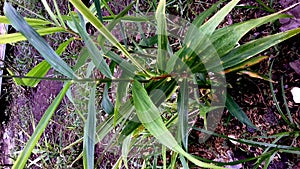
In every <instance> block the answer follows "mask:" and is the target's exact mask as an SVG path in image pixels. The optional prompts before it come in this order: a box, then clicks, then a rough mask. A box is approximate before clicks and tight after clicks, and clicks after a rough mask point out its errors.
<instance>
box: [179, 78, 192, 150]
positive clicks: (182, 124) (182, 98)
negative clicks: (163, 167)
mask: <svg viewBox="0 0 300 169" xmlns="http://www.w3.org/2000/svg"><path fill="white" fill-rule="evenodd" d="M188 106H189V88H188V81H187V79H186V78H184V79H183V81H182V83H181V85H180V90H179V96H178V100H177V109H178V126H177V128H178V137H179V140H178V141H180V142H182V143H183V147H184V148H185V150H187V149H188Z"/></svg>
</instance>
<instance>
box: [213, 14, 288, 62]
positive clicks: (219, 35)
mask: <svg viewBox="0 0 300 169" xmlns="http://www.w3.org/2000/svg"><path fill="white" fill-rule="evenodd" d="M280 12H282V11H280ZM280 12H277V13H274V14H271V15H268V16H264V17H261V18H257V19H251V20H249V21H246V22H241V23H237V24H233V25H230V26H228V27H224V28H222V29H219V30H216V31H215V32H214V33H213V35H212V37H211V38H210V39H211V41H212V42H213V44H214V46H215V48H216V50H217V52H218V54H219V56H220V57H222V56H224V55H225V54H227V53H228V52H229V51H230V50H232V49H233V48H234V47H235V46H236V44H237V43H238V42H239V40H240V39H241V38H242V37H243V36H244V35H245V34H246V33H247V32H249V31H250V30H252V29H253V28H255V27H258V26H261V25H263V24H266V23H268V22H273V21H275V20H277V19H280V18H286V17H288V15H285V14H280Z"/></svg>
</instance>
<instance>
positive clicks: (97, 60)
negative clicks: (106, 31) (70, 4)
mask: <svg viewBox="0 0 300 169" xmlns="http://www.w3.org/2000/svg"><path fill="white" fill-rule="evenodd" d="M73 21H74V23H75V25H76V28H77V30H78V32H79V34H80V36H81V37H82V38H83V40H84V42H85V46H86V47H87V49H88V51H89V53H90V57H91V58H92V61H93V63H94V65H95V66H96V67H97V68H98V69H99V70H100V71H101V73H103V74H104V75H105V76H106V77H108V78H112V77H113V75H112V74H111V72H110V69H109V66H108V65H107V63H106V62H105V60H104V58H103V54H102V52H101V51H100V50H99V49H98V48H97V46H96V45H95V43H94V41H93V40H92V39H91V38H90V37H89V35H88V33H87V32H86V31H85V30H84V29H83V28H82V27H81V26H80V25H79V23H78V22H77V21H76V20H75V19H74V20H73Z"/></svg>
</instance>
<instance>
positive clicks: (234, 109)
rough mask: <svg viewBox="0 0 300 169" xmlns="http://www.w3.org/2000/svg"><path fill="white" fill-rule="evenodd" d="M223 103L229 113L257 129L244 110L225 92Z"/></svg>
mask: <svg viewBox="0 0 300 169" xmlns="http://www.w3.org/2000/svg"><path fill="white" fill-rule="evenodd" d="M225 105H226V108H227V109H228V111H229V112H230V114H232V115H233V116H234V117H236V118H237V119H238V120H239V121H240V122H242V123H244V124H246V125H247V126H249V127H251V128H253V129H257V127H256V126H255V125H254V124H253V123H252V122H251V121H250V119H249V118H248V116H247V115H246V114H245V112H244V111H243V110H242V109H241V108H240V106H239V105H238V104H237V103H236V102H235V101H234V100H233V98H232V97H231V96H230V95H229V94H227V96H226V102H225Z"/></svg>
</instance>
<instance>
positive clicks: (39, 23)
mask: <svg viewBox="0 0 300 169" xmlns="http://www.w3.org/2000/svg"><path fill="white" fill-rule="evenodd" d="M24 19H25V21H26V22H27V23H28V24H29V25H30V26H32V27H34V28H35V27H45V26H47V25H50V24H52V22H49V21H46V20H43V19H36V18H24ZM0 23H4V24H10V21H9V19H8V18H7V17H6V16H0Z"/></svg>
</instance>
